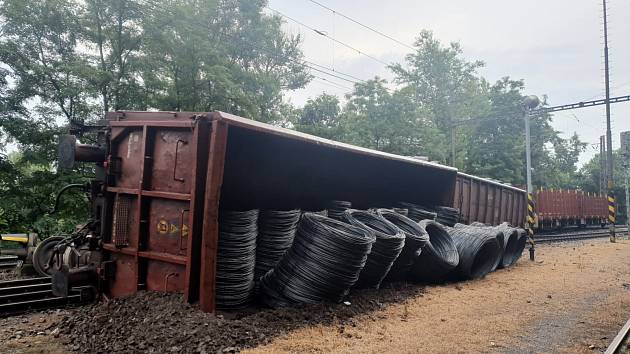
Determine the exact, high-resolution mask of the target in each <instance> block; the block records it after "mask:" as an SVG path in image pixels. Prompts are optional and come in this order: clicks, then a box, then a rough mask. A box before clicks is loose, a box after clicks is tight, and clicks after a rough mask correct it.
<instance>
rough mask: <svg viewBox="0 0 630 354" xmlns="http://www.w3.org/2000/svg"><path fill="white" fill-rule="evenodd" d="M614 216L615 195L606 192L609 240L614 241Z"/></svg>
mask: <svg viewBox="0 0 630 354" xmlns="http://www.w3.org/2000/svg"><path fill="white" fill-rule="evenodd" d="M615 217H616V208H615V195H614V194H613V193H612V192H608V223H609V224H610V242H616V235H615Z"/></svg>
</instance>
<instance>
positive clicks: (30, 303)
mask: <svg viewBox="0 0 630 354" xmlns="http://www.w3.org/2000/svg"><path fill="white" fill-rule="evenodd" d="M92 298H93V297H91V296H89V294H88V293H84V292H83V291H82V290H81V289H76V290H72V292H71V294H70V295H69V296H68V297H60V296H55V295H54V294H53V292H52V283H51V280H50V278H45V277H42V278H27V279H16V280H8V281H0V318H2V317H8V316H12V315H16V314H20V313H24V312H28V311H33V310H46V309H51V308H57V307H63V306H67V305H77V304H81V303H85V302H88V301H90V300H91V299H92Z"/></svg>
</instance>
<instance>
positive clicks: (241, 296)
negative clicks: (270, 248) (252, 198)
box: [216, 210, 258, 309]
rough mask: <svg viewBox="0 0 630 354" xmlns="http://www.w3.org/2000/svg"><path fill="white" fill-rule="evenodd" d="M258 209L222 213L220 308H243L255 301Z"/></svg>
mask: <svg viewBox="0 0 630 354" xmlns="http://www.w3.org/2000/svg"><path fill="white" fill-rule="evenodd" d="M257 234H258V210H248V211H224V210H221V211H220V213H219V241H218V250H217V272H216V299H217V307H218V308H220V309H240V308H243V307H246V306H247V305H248V303H249V302H250V301H251V298H252V293H253V289H254V267H255V266H256V237H257Z"/></svg>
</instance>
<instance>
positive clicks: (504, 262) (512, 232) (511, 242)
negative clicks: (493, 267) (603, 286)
mask: <svg viewBox="0 0 630 354" xmlns="http://www.w3.org/2000/svg"><path fill="white" fill-rule="evenodd" d="M497 228H498V229H499V230H500V231H501V232H502V233H503V241H504V247H503V257H501V262H500V263H499V267H501V268H507V267H509V266H511V265H512V264H514V263H516V260H518V258H519V257H520V256H521V254H522V253H523V250H522V249H521V250H520V251H519V243H518V238H519V235H518V229H516V228H514V227H510V226H509V225H508V223H503V224H501V225H499V226H497ZM523 247H524V246H523Z"/></svg>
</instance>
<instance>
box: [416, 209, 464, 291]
mask: <svg viewBox="0 0 630 354" xmlns="http://www.w3.org/2000/svg"><path fill="white" fill-rule="evenodd" d="M418 225H419V226H420V228H422V229H423V230H424V231H425V232H426V233H427V234H428V235H429V242H428V243H427V245H426V246H425V247H424V248H423V249H422V253H420V255H419V256H418V257H416V259H415V261H414V263H413V266H412V267H411V273H410V277H411V278H412V279H414V280H417V281H429V282H435V281H441V280H444V277H445V276H446V275H447V274H448V273H450V272H451V271H452V270H453V269H454V268H455V267H457V264H459V254H458V253H457V248H456V247H455V243H454V242H453V239H452V238H451V236H450V235H449V233H448V232H447V231H446V229H445V228H444V226H443V225H442V224H440V223H438V222H436V221H433V220H422V221H420V222H419V223H418Z"/></svg>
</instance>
